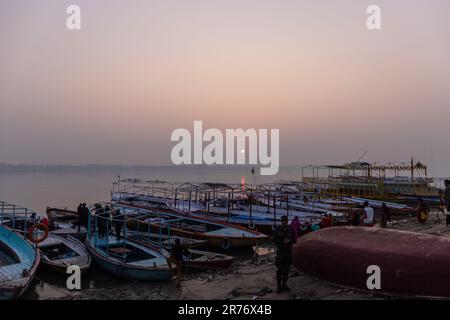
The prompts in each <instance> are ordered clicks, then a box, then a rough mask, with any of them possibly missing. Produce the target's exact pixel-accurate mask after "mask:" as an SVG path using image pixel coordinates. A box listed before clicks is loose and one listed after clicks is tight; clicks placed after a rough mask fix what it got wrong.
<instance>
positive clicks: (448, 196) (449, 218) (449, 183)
mask: <svg viewBox="0 0 450 320" xmlns="http://www.w3.org/2000/svg"><path fill="white" fill-rule="evenodd" d="M444 184H445V192H444V200H445V205H446V206H447V208H446V209H447V212H446V213H445V214H446V218H445V224H446V225H447V227H448V226H449V225H450V180H448V179H447V180H445V182H444Z"/></svg>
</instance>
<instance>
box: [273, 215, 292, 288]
mask: <svg viewBox="0 0 450 320" xmlns="http://www.w3.org/2000/svg"><path fill="white" fill-rule="evenodd" d="M288 223H289V222H288V217H287V216H282V217H281V226H278V227H277V228H276V229H275V231H274V233H273V242H274V244H275V245H276V246H277V255H276V257H275V265H276V266H277V291H276V292H277V293H280V292H282V291H289V287H288V286H287V280H288V277H289V268H290V266H291V264H292V245H293V244H294V233H293V232H292V229H291V228H290V227H289V224H288Z"/></svg>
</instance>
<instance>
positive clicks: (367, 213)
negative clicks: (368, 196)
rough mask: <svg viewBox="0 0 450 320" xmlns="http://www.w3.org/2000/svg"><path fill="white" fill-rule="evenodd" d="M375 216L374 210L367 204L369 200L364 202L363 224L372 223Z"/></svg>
mask: <svg viewBox="0 0 450 320" xmlns="http://www.w3.org/2000/svg"><path fill="white" fill-rule="evenodd" d="M374 218H375V212H374V211H373V209H372V208H371V207H370V206H369V202H367V201H366V202H364V224H365V225H371V226H372V225H373V224H374Z"/></svg>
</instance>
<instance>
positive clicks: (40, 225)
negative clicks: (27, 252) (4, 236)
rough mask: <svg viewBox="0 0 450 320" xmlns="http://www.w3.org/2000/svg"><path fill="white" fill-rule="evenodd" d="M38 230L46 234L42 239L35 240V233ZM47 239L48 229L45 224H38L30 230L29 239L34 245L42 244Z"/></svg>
mask: <svg viewBox="0 0 450 320" xmlns="http://www.w3.org/2000/svg"><path fill="white" fill-rule="evenodd" d="M36 229H37V230H41V231H43V232H44V234H43V235H42V236H40V237H37V238H35V237H34V231H35V230H36ZM47 237H48V227H47V226H46V225H45V224H43V223H36V224H34V225H33V226H32V227H31V228H30V230H28V239H30V241H31V242H33V243H40V242H42V241H44V240H45V239H47Z"/></svg>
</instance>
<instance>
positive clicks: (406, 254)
mask: <svg viewBox="0 0 450 320" xmlns="http://www.w3.org/2000/svg"><path fill="white" fill-rule="evenodd" d="M292 250H293V265H294V267H295V268H296V269H297V270H298V271H300V272H304V273H306V274H309V275H312V276H314V277H317V278H321V279H323V280H326V281H329V282H334V283H337V284H341V285H345V286H350V287H355V288H359V289H363V290H368V288H367V281H368V278H369V277H370V275H371V273H368V271H367V270H368V267H369V266H372V265H375V266H378V267H380V270H381V289H380V290H377V291H381V292H385V293H393V294H401V295H414V296H432V297H450V287H449V286H448V283H449V282H450V272H448V270H449V268H450V239H449V238H443V237H437V236H432V235H424V234H418V233H412V232H405V231H398V230H386V229H376V228H364V227H335V228H327V229H323V230H320V231H317V232H313V233H310V234H308V235H306V236H304V237H301V238H299V239H298V240H297V243H296V244H295V245H294V246H293V249H292Z"/></svg>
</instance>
